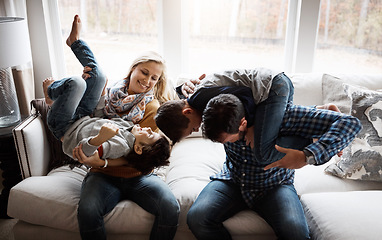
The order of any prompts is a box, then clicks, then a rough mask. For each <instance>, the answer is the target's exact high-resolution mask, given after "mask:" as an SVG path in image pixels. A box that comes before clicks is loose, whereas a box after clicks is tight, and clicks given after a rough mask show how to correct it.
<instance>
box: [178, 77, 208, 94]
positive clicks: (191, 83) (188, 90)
mask: <svg viewBox="0 0 382 240" xmlns="http://www.w3.org/2000/svg"><path fill="white" fill-rule="evenodd" d="M205 77H206V74H202V75H201V76H200V77H199V79H190V80H188V81H187V82H185V83H184V84H183V85H182V94H183V95H184V96H185V97H186V98H187V97H188V95H189V94H192V93H194V91H195V87H196V85H198V84H199V83H200V81H201V80H202V79H203V78H205Z"/></svg>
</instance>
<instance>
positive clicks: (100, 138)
mask: <svg viewBox="0 0 382 240" xmlns="http://www.w3.org/2000/svg"><path fill="white" fill-rule="evenodd" d="M118 130H119V128H118V127H117V126H116V125H115V124H113V123H105V124H103V125H102V127H101V130H100V131H99V133H98V135H97V136H95V137H93V138H91V139H90V140H89V144H91V145H93V146H100V145H101V144H102V143H104V142H106V141H107V140H109V139H110V138H112V137H114V136H115V135H117V133H118Z"/></svg>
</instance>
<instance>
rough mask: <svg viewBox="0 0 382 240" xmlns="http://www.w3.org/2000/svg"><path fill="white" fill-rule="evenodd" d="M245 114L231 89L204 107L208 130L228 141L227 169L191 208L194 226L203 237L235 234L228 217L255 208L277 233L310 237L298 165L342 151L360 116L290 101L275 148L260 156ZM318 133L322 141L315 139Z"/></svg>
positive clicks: (324, 159) (219, 139)
mask: <svg viewBox="0 0 382 240" xmlns="http://www.w3.org/2000/svg"><path fill="white" fill-rule="evenodd" d="M268 114H272V113H268ZM246 116H249V115H248V114H245V107H244V106H243V104H242V102H241V101H240V100H239V99H238V98H237V97H235V96H234V95H231V94H223V95H219V96H217V97H214V98H213V99H211V100H210V101H209V103H208V105H207V107H206V109H205V110H204V112H203V123H204V125H203V134H204V135H205V136H207V137H208V138H210V139H211V140H213V141H217V142H221V143H224V147H225V151H226V155H227V156H226V163H225V165H224V168H223V171H222V172H221V173H219V174H217V175H215V176H212V177H211V180H212V181H211V182H210V183H209V184H208V185H207V186H206V187H205V188H204V189H203V191H202V192H201V193H200V195H199V196H198V198H197V200H196V201H195V203H194V204H193V205H192V207H191V209H190V210H189V212H188V215H187V223H188V225H189V227H190V229H191V231H192V232H193V234H194V235H195V236H196V237H197V238H198V239H231V236H230V233H229V232H228V231H227V229H226V228H225V227H224V225H223V222H224V221H225V220H226V219H228V218H229V217H231V216H233V215H234V214H236V213H237V212H239V211H241V210H244V209H247V208H250V209H251V210H253V211H255V212H257V213H258V214H259V215H260V216H261V217H263V218H264V219H265V220H266V221H267V222H268V223H269V224H270V225H271V227H272V228H273V230H274V231H275V234H276V236H277V237H278V238H280V239H309V229H308V226H307V222H306V219H305V215H304V211H303V208H302V206H301V203H300V200H299V198H298V195H297V193H296V190H295V189H294V186H293V180H294V170H293V169H296V168H301V167H303V166H305V165H307V164H314V165H320V164H323V163H325V162H327V161H329V160H330V158H332V157H333V156H334V155H336V154H341V150H342V149H343V148H345V147H346V146H347V145H348V144H349V143H350V142H351V141H352V140H353V139H354V137H355V136H356V134H357V133H358V132H359V131H360V130H361V124H360V121H359V120H358V119H357V118H355V117H352V116H349V115H345V114H341V113H338V112H333V111H327V110H320V109H317V108H314V107H303V106H297V105H292V104H288V105H287V108H286V111H285V114H284V116H283V121H282V123H281V126H280V128H279V129H276V130H277V131H279V135H278V138H277V141H276V142H277V146H276V148H274V149H268V152H267V153H266V154H264V155H263V156H260V157H259V156H256V154H255V153H254V151H253V150H252V149H251V147H250V146H249V145H248V141H247V140H246V137H247V139H248V140H250V136H253V133H252V134H251V133H250V131H253V128H247V122H249V121H253V119H252V120H250V119H246ZM258 117H261V116H258ZM254 122H255V123H256V120H255V121H254ZM248 136H249V137H248ZM314 138H317V139H318V140H317V141H315V142H313V141H312V140H313V139H314ZM278 145H280V146H283V147H280V146H278ZM292 148H293V149H292ZM279 159H280V160H279ZM275 160H277V161H275ZM212 203H213V204H212Z"/></svg>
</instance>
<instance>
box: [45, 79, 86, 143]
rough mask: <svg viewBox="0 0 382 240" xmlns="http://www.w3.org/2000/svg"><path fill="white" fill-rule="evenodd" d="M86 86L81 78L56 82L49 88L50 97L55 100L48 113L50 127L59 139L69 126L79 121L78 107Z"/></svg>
mask: <svg viewBox="0 0 382 240" xmlns="http://www.w3.org/2000/svg"><path fill="white" fill-rule="evenodd" d="M85 89H86V84H85V81H84V80H83V79H82V78H81V77H71V78H64V79H62V80H58V81H54V82H52V83H51V84H50V86H49V87H48V88H47V94H48V97H49V98H50V99H51V100H53V101H54V102H53V104H52V106H51V109H50V110H49V112H48V116H47V122H48V127H49V129H50V130H51V131H52V133H53V135H54V136H55V137H56V138H57V139H61V138H62V137H63V136H64V134H65V132H66V130H67V129H68V128H69V126H70V125H71V124H72V123H73V122H74V121H75V120H77V119H78V117H77V116H76V115H75V112H76V110H77V106H78V104H79V102H80V101H81V99H82V96H83V94H84V92H85Z"/></svg>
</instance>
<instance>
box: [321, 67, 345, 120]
mask: <svg viewBox="0 0 382 240" xmlns="http://www.w3.org/2000/svg"><path fill="white" fill-rule="evenodd" d="M344 82H345V81H343V80H341V79H340V78H338V77H334V76H331V75H329V74H324V75H323V76H322V97H323V103H324V104H328V103H333V104H335V105H337V107H338V108H339V109H340V111H341V112H342V113H346V114H350V106H351V99H350V97H349V96H348V95H347V94H346V92H345V89H344V86H343V84H344Z"/></svg>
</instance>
